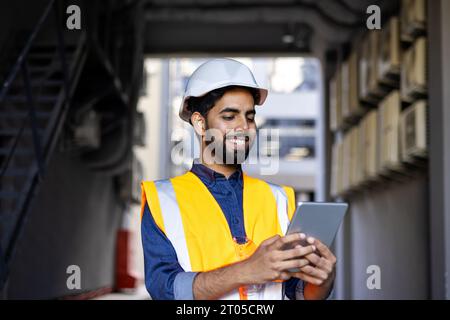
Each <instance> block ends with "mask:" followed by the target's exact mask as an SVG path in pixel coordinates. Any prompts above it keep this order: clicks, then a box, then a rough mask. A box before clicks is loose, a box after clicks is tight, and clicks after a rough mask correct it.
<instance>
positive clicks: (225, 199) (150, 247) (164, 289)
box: [141, 162, 302, 300]
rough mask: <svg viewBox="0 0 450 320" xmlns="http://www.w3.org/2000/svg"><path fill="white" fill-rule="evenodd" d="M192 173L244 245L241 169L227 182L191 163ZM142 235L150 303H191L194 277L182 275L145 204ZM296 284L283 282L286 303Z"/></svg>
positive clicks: (188, 273)
mask: <svg viewBox="0 0 450 320" xmlns="http://www.w3.org/2000/svg"><path fill="white" fill-rule="evenodd" d="M191 172H192V173H194V174H195V175H196V176H197V177H199V178H200V180H201V181H202V182H203V183H204V184H205V186H206V187H207V188H208V190H209V191H210V192H211V194H212V195H213V197H214V198H215V199H216V201H217V203H218V204H219V206H220V208H221V209H222V211H223V213H224V215H225V218H226V220H227V222H228V225H229V227H230V230H231V233H232V236H233V237H234V238H235V239H236V240H237V241H238V242H240V243H244V242H245V239H246V234H245V227H244V212H243V206H242V194H243V178H242V170H241V168H239V170H237V171H236V172H234V173H233V174H232V175H231V176H230V177H229V178H228V179H227V178H226V177H225V176H224V175H223V174H220V173H218V172H215V171H214V170H211V169H210V168H208V167H206V166H204V165H202V164H200V163H196V162H194V164H193V166H192V169H191ZM141 233H142V246H143V250H144V262H145V286H146V288H147V291H148V292H149V294H150V296H151V297H152V299H163V300H173V299H176V300H192V299H193V292H192V283H193V281H194V278H195V276H196V275H197V273H195V272H185V271H184V270H183V268H182V267H181V266H180V264H179V263H178V259H177V255H176V252H175V249H174V247H173V246H172V244H171V242H170V241H169V239H168V238H167V237H166V235H165V234H164V233H163V232H162V231H161V229H159V227H158V226H157V225H156V223H155V220H154V219H153V216H152V215H151V213H150V209H149V207H148V204H145V208H144V214H143V217H142V224H141ZM298 282H299V281H298V279H294V278H292V279H291V280H289V281H287V282H286V284H285V293H286V295H287V297H288V298H289V299H295V297H296V290H297V291H298V290H299V288H297V283H298ZM299 287H302V286H299ZM300 290H301V289H300ZM297 296H298V292H297ZM300 296H301V293H300Z"/></svg>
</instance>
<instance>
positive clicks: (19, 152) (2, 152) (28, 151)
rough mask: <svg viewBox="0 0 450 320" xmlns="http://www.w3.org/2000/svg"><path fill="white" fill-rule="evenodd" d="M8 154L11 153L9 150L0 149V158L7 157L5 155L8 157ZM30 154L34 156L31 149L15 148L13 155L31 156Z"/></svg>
mask: <svg viewBox="0 0 450 320" xmlns="http://www.w3.org/2000/svg"><path fill="white" fill-rule="evenodd" d="M10 152H11V149H10V148H0V156H7V155H9V153H10ZM32 154H34V150H33V149H28V148H16V150H14V155H19V156H28V155H32Z"/></svg>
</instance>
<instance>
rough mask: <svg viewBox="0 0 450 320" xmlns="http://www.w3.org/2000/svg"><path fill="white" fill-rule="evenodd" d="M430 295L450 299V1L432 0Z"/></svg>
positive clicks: (430, 2)
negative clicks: (449, 15)
mask: <svg viewBox="0 0 450 320" xmlns="http://www.w3.org/2000/svg"><path fill="white" fill-rule="evenodd" d="M427 3H428V21H429V22H428V41H429V49H428V52H429V54H428V66H429V71H428V75H429V77H428V79H429V82H428V83H429V125H430V128H429V133H430V135H429V137H430V143H429V147H430V166H429V179H430V180H429V208H430V210H429V212H430V214H429V228H430V229H429V232H430V238H429V240H430V247H429V249H430V263H431V264H430V285H431V286H430V298H432V299H450V278H449V275H450V252H449V249H450V197H449V194H450V90H449V88H450V63H449V61H448V58H449V57H450V19H448V16H447V15H448V14H450V1H447V0H431V1H428V2H427Z"/></svg>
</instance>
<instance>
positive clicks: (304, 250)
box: [277, 245, 316, 260]
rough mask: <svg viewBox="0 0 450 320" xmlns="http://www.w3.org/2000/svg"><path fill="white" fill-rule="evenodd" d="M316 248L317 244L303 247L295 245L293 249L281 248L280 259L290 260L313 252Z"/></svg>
mask: <svg viewBox="0 0 450 320" xmlns="http://www.w3.org/2000/svg"><path fill="white" fill-rule="evenodd" d="M315 250H316V247H315V246H313V245H312V246H306V247H302V246H300V245H298V246H295V248H293V249H288V250H281V251H279V253H278V256H277V257H278V258H279V260H289V259H294V258H300V257H303V256H306V255H308V254H311V253H313V252H314V251H315Z"/></svg>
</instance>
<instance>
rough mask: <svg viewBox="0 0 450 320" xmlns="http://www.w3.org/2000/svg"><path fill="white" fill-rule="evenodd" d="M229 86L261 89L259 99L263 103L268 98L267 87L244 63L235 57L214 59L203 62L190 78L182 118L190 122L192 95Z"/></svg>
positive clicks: (184, 98) (198, 95)
mask: <svg viewBox="0 0 450 320" xmlns="http://www.w3.org/2000/svg"><path fill="white" fill-rule="evenodd" d="M228 86H242V87H249V88H255V89H258V90H259V101H255V104H257V105H262V104H263V103H264V101H265V100H266V98H267V89H264V88H261V87H260V86H259V85H258V84H257V83H256V80H255V77H254V76H253V74H252V72H251V71H250V69H249V68H248V67H247V66H246V65H245V64H243V63H240V62H238V61H236V60H233V59H226V58H221V59H213V60H209V61H207V62H205V63H203V64H202V65H201V66H200V67H198V68H197V69H196V70H195V71H194V72H193V73H192V75H191V77H190V78H189V81H188V83H187V86H186V90H185V92H184V97H183V101H182V103H181V107H180V118H181V119H183V120H184V121H187V122H189V120H190V118H191V112H190V111H189V110H188V109H187V100H188V99H189V98H190V97H201V96H203V95H205V94H207V93H208V92H210V91H213V90H215V89H219V88H224V87H228Z"/></svg>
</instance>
